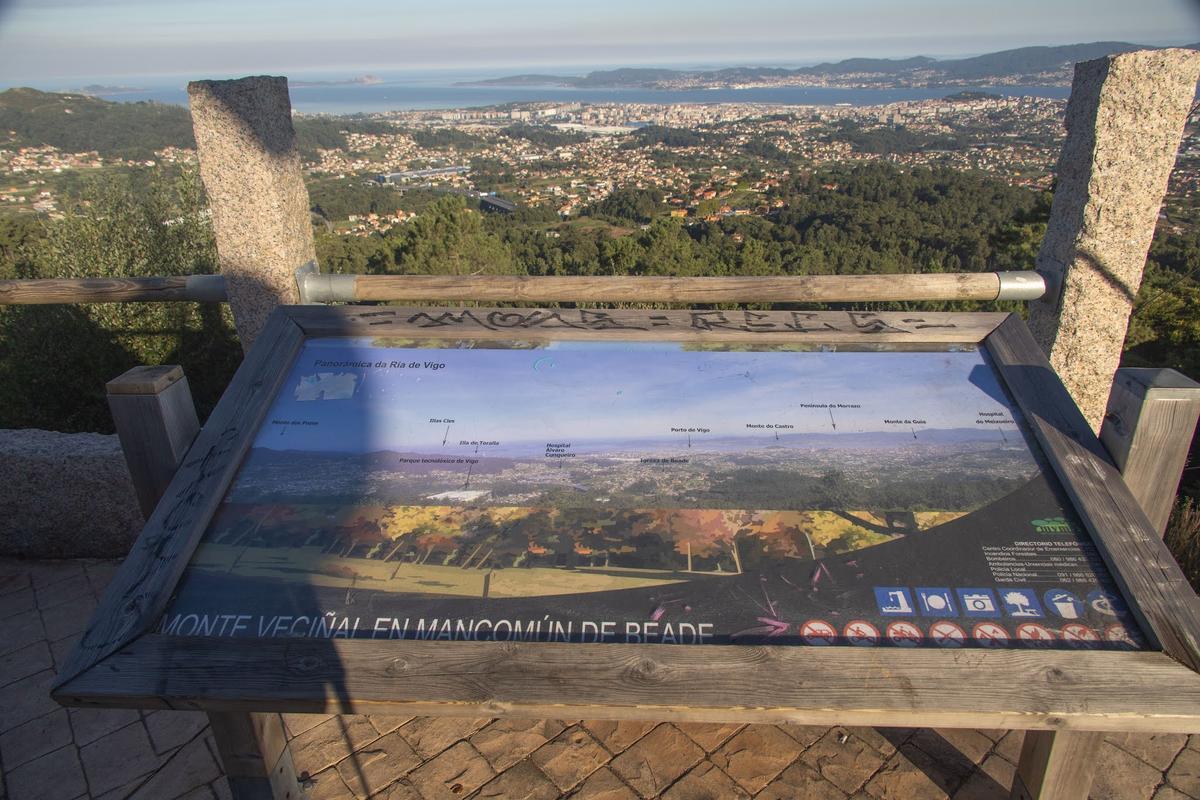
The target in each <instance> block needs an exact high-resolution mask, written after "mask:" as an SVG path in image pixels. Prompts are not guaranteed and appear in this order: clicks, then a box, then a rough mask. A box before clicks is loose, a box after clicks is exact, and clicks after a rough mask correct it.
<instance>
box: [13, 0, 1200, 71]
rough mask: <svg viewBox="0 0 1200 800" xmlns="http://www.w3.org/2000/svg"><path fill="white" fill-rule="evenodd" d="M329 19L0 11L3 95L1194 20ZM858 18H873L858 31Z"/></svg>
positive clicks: (1182, 15)
mask: <svg viewBox="0 0 1200 800" xmlns="http://www.w3.org/2000/svg"><path fill="white" fill-rule="evenodd" d="M328 12H329V9H328V7H327V5H325V4H320V3H315V2H312V0H302V2H295V3H286V2H282V0H260V2H250V3H236V4H235V3H233V2H231V0H212V2H203V3H202V2H198V0H182V1H181V2H173V3H151V2H149V1H148V0H115V1H114V0H109V1H108V2H84V0H50V1H49V2H31V0H15V1H12V2H7V3H2V2H0V76H3V80H4V82H5V83H8V84H10V85H12V84H16V83H22V82H24V83H42V84H43V85H44V84H46V83H48V82H54V81H64V80H69V79H74V78H79V79H100V80H103V79H113V78H119V77H139V76H140V77H155V76H158V77H163V76H184V77H220V76H224V75H233V74H242V73H247V72H276V73H278V72H288V73H292V74H305V73H311V74H332V73H339V72H347V71H348V72H356V71H368V70H402V71H403V70H410V71H411V70H447V69H457V70H464V71H467V72H472V71H473V72H474V73H476V74H486V73H488V72H492V71H513V70H514V69H519V68H538V69H549V68H559V69H569V68H575V70H576V71H586V69H587V68H591V67H610V66H617V65H631V66H636V65H683V66H691V67H703V66H722V65H730V64H756V65H761V64H771V65H792V66H795V65H801V64H811V63H816V62H819V61H836V60H840V59H844V58H851V57H886V58H899V57H907V56H915V55H926V56H932V57H941V58H947V57H959V56H968V55H974V54H979V53H984V52H993V51H997V50H1004V49H1010V48H1015V47H1022V46H1031V45H1058V44H1071V43H1079V42H1090V41H1104V40H1119V41H1129V42H1135V43H1139V44H1147V45H1156V46H1161V45H1172V44H1174V45H1180V44H1188V43H1191V42H1194V41H1196V40H1197V39H1200V10H1198V9H1197V7H1196V6H1195V5H1194V4H1192V3H1188V2H1185V1H1184V0H1149V2H1144V3H1140V4H1136V6H1135V5H1134V4H1128V3H1123V2H1117V1H1116V0H1104V1H1103V2H1091V3H1086V2H1082V0H1069V1H1067V2H1060V3H1055V4H1049V5H1048V4H1039V3H1035V2H1032V0H1019V2H1014V3H1009V4H1006V5H1004V6H1003V7H1001V6H993V5H984V4H981V3H962V2H948V0H920V2H915V3H908V4H903V5H901V4H891V3H887V2H885V0H853V2H847V3H841V4H839V5H838V6H837V8H836V9H835V8H833V7H829V6H824V5H821V4H816V3H811V2H809V3H783V2H777V1H776V0H772V1H771V2H759V3H754V4H751V5H749V6H739V7H738V10H737V14H736V15H733V14H730V13H729V8H728V6H727V5H726V4H721V3H716V2H712V0H701V1H700V2H695V3H692V4H689V5H688V6H687V7H680V6H677V5H675V4H645V3H635V2H633V0H610V2H609V3H606V4H604V5H603V6H592V7H580V6H574V5H569V6H564V5H561V4H557V5H550V4H547V3H542V2H533V1H532V0H515V2H511V3H508V4H503V5H491V4H487V3H483V2H479V0H467V2H465V3H463V4H458V5H456V6H455V8H454V10H453V13H451V12H450V11H449V10H442V9H439V8H421V9H416V8H414V6H413V5H412V4H396V3H385V2H382V0H365V2H363V3H360V4H358V5H356V7H355V13H352V14H338V15H330V14H329V13H328ZM864 19H869V20H871V23H870V27H869V29H868V28H865V27H864V26H863V24H862V20H864ZM464 20H466V22H464Z"/></svg>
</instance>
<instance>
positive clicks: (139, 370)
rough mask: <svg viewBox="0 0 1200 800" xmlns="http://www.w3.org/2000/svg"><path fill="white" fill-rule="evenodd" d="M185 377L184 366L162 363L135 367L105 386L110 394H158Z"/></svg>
mask: <svg viewBox="0 0 1200 800" xmlns="http://www.w3.org/2000/svg"><path fill="white" fill-rule="evenodd" d="M182 378H183V367H181V366H179V365H177V364H161V365H159V366H154V367H146V366H142V367H133V368H132V369H128V370H126V371H125V372H123V373H121V374H120V375H119V376H117V377H116V378H113V379H112V380H111V381H109V382H108V383H107V384H105V386H104V388H105V390H107V391H108V393H109V394H157V393H159V392H161V391H163V390H164V389H166V388H167V387H168V386H170V385H171V384H172V383H175V382H176V381H178V380H180V379H182Z"/></svg>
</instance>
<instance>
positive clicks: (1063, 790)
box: [1011, 731, 1104, 800]
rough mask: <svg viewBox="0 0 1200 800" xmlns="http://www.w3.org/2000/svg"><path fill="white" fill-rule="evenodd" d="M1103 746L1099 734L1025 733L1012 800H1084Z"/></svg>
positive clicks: (1080, 732)
mask: <svg viewBox="0 0 1200 800" xmlns="http://www.w3.org/2000/svg"><path fill="white" fill-rule="evenodd" d="M1103 743H1104V734H1103V733H1102V732H1100V733H1098V732H1095V731H1028V732H1026V734H1025V741H1024V743H1023V744H1022V746H1021V760H1020V761H1019V762H1018V764H1017V774H1016V777H1014V778H1013V786H1012V795H1011V797H1012V800H1087V796H1088V793H1089V791H1090V789H1091V786H1092V778H1094V777H1095V775H1096V766H1097V765H1098V764H1099V757H1100V745H1101V744H1103Z"/></svg>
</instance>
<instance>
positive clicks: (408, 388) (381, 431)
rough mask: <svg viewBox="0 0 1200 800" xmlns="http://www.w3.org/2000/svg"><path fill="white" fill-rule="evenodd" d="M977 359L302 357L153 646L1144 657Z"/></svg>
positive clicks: (768, 350)
mask: <svg viewBox="0 0 1200 800" xmlns="http://www.w3.org/2000/svg"><path fill="white" fill-rule="evenodd" d="M1069 505H1070V504H1069V502H1068V501H1067V500H1066V499H1065V498H1064V496H1063V493H1062V490H1061V488H1060V486H1059V484H1058V482H1057V480H1056V478H1055V477H1054V476H1053V474H1052V472H1051V471H1050V468H1049V466H1048V465H1047V464H1046V462H1045V460H1044V458H1043V457H1042V455H1041V452H1040V450H1039V448H1038V447H1037V445H1036V443H1035V442H1034V440H1033V439H1032V437H1031V435H1030V433H1029V431H1028V429H1027V427H1026V425H1025V423H1024V421H1023V420H1022V419H1021V417H1020V414H1019V412H1018V411H1017V409H1016V408H1015V405H1014V404H1013V403H1012V402H1011V400H1010V399H1009V397H1008V396H1007V394H1006V392H1005V390H1004V389H1003V387H1002V385H1001V382H1000V380H999V378H998V377H997V374H996V371H995V370H994V369H993V367H992V366H991V364H990V363H989V361H988V358H987V355H986V353H985V352H984V351H983V350H981V349H977V348H975V347H973V346H967V347H963V346H954V347H952V348H951V349H949V350H932V349H930V350H923V351H913V350H911V349H904V350H884V349H881V346H876V347H873V348H872V349H871V350H869V351H840V350H839V351H823V350H814V349H813V348H812V347H811V346H789V345H762V346H759V345H744V344H738V345H732V344H719V345H713V344H707V343H657V342H596V341H593V342H584V341H559V342H553V343H530V342H519V341H510V342H497V341H461V342H454V341H442V340H403V339H379V338H376V339H349V338H326V339H310V340H309V341H308V342H307V344H306V345H305V347H304V349H303V351H302V352H301V354H300V355H299V356H298V358H297V361H296V363H295V366H294V368H293V370H292V372H291V374H290V375H289V377H288V379H287V380H286V382H285V383H284V385H283V388H282V390H281V391H280V394H279V396H278V397H277V398H276V400H275V402H274V404H273V406H272V408H271V410H270V411H269V413H268V415H267V417H266V419H265V420H264V422H263V424H262V426H261V428H260V430H259V432H258V434H257V436H256V438H255V440H254V442H253V446H252V449H251V450H250V451H249V453H248V455H247V456H246V458H245V461H244V463H243V464H242V466H241V468H240V471H239V472H238V474H237V476H236V478H235V479H234V482H233V484H232V485H231V488H230V490H229V492H228V494H227V495H226V497H225V498H224V500H223V502H222V504H221V506H220V508H219V509H218V511H217V513H216V515H215V516H214V517H213V521H212V524H211V525H210V527H209V529H208V530H207V532H206V533H205V535H204V539H203V541H202V543H201V545H200V546H199V548H198V549H197V551H196V553H195V555H194V557H193V559H192V561H191V564H190V565H189V567H188V569H187V571H186V573H185V576H184V579H183V580H182V581H181V583H180V585H179V588H178V590H177V592H176V595H175V597H174V599H173V600H172V603H171V605H170V606H169V607H168V610H167V612H166V613H165V614H164V616H163V618H162V620H161V622H160V623H159V630H160V631H162V632H164V633H168V634H175V635H205V636H236V637H263V638H275V637H304V638H331V637H344V638H354V639H375V640H381V639H382V640H386V639H425V640H443V641H462V640H469V641H538V642H563V641H570V642H652V643H666V644H679V645H694V644H709V643H755V644H760V643H769V644H789V645H845V646H881V647H889V646H895V647H918V646H926V647H1048V648H1055V647H1061V648H1070V647H1078V648H1114V649H1117V648H1125V649H1128V648H1141V647H1143V646H1144V644H1143V638H1142V636H1141V634H1140V632H1139V630H1138V628H1137V626H1136V624H1135V623H1134V622H1133V620H1132V619H1131V617H1130V615H1129V614H1128V612H1127V610H1126V608H1125V605H1124V603H1123V601H1122V600H1121V597H1120V594H1119V592H1118V591H1117V590H1116V589H1115V587H1114V584H1113V581H1112V579H1111V577H1110V575H1109V573H1108V571H1107V570H1106V569H1105V567H1104V565H1103V563H1102V561H1101V560H1100V558H1099V555H1098V553H1097V551H1096V548H1095V546H1094V545H1093V544H1092V542H1091V540H1090V538H1089V536H1088V534H1087V533H1086V531H1085V530H1084V528H1083V526H1082V524H1081V523H1080V522H1079V521H1078V519H1077V518H1076V516H1075V515H1074V514H1073V512H1071V511H1069V510H1068V509H1069Z"/></svg>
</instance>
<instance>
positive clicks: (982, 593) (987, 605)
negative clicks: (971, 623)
mask: <svg viewBox="0 0 1200 800" xmlns="http://www.w3.org/2000/svg"><path fill="white" fill-rule="evenodd" d="M956 591H957V592H958V605H959V607H961V608H962V613H963V616H964V617H986V618H995V617H998V616H1000V606H999V605H998V604H997V603H996V595H994V594H993V593H992V590H991V589H982V588H981V589H958V590H956Z"/></svg>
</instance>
